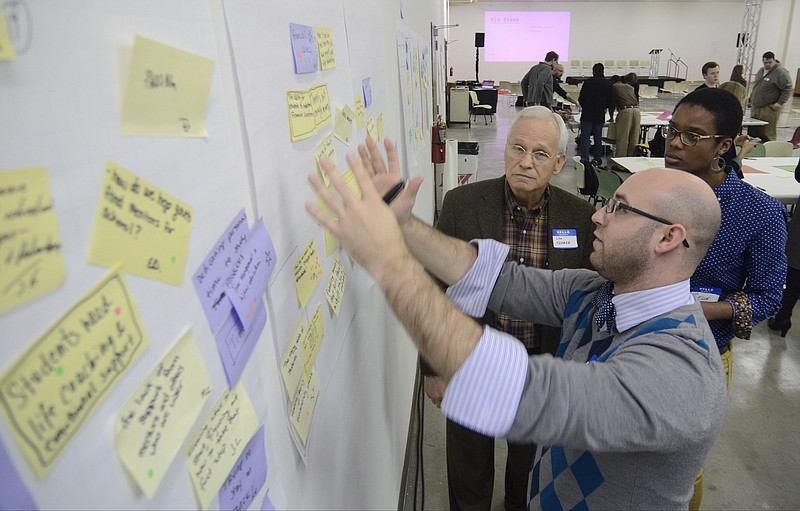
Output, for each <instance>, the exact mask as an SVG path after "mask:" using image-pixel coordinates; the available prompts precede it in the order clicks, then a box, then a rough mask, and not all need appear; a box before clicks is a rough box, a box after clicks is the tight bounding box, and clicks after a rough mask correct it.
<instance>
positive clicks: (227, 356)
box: [215, 301, 267, 389]
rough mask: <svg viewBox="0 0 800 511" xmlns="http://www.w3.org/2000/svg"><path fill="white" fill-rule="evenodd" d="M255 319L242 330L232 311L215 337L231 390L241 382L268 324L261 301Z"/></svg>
mask: <svg viewBox="0 0 800 511" xmlns="http://www.w3.org/2000/svg"><path fill="white" fill-rule="evenodd" d="M253 318H254V319H253V321H252V322H251V323H250V326H249V327H248V328H242V325H241V324H239V321H238V320H237V319H236V315H235V314H234V313H233V311H231V312H230V314H228V319H227V320H225V323H223V324H222V328H220V329H219V332H217V334H216V336H215V338H216V340H217V351H218V352H219V358H220V359H221V360H222V367H224V368H225V376H226V377H227V378H228V385H229V386H230V388H231V389H232V388H234V387H235V386H236V382H238V381H239V377H240V376H241V375H242V371H244V366H245V365H247V361H248V360H249V359H250V354H251V353H253V349H254V348H255V347H256V341H258V338H259V337H260V336H261V332H262V331H263V330H264V325H266V324H267V309H266V308H265V307H264V302H263V301H259V302H258V306H257V307H256V308H255V309H253Z"/></svg>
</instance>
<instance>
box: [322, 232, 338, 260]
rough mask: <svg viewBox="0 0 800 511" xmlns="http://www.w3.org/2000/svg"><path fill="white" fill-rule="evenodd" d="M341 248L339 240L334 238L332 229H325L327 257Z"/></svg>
mask: <svg viewBox="0 0 800 511" xmlns="http://www.w3.org/2000/svg"><path fill="white" fill-rule="evenodd" d="M337 248H339V238H337V237H336V236H334V234H333V233H332V232H331V230H330V229H328V228H327V227H326V228H325V255H326V256H329V255H331V254H332V253H333V251H334V250H336V249H337Z"/></svg>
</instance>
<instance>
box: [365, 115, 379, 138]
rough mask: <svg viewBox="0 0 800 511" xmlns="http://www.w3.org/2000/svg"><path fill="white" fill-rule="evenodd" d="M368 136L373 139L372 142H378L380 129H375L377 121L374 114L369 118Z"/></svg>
mask: <svg viewBox="0 0 800 511" xmlns="http://www.w3.org/2000/svg"><path fill="white" fill-rule="evenodd" d="M367 135H368V136H369V137H370V138H372V140H378V129H377V128H376V127H375V119H374V118H373V117H372V114H369V115H368V116H367Z"/></svg>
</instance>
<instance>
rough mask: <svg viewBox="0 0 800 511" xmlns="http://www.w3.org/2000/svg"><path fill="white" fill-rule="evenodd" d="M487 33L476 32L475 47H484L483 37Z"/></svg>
mask: <svg viewBox="0 0 800 511" xmlns="http://www.w3.org/2000/svg"><path fill="white" fill-rule="evenodd" d="M485 35H486V34H485V33H483V32H475V47H476V48H483V42H484V41H483V39H484V36H485Z"/></svg>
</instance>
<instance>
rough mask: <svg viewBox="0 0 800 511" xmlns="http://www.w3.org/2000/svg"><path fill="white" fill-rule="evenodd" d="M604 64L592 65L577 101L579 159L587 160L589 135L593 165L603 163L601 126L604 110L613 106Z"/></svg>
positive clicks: (604, 119) (603, 119) (604, 116)
mask: <svg viewBox="0 0 800 511" xmlns="http://www.w3.org/2000/svg"><path fill="white" fill-rule="evenodd" d="M604 71H605V66H603V64H602V63H601V62H598V63H596V64H595V65H594V66H592V77H591V78H589V79H588V80H586V81H585V82H583V86H582V87H581V93H580V95H579V96H578V101H579V102H580V104H581V107H582V111H581V138H580V146H581V148H580V149H581V159H582V160H584V161H586V162H588V161H589V148H590V145H589V137H590V136H591V137H592V139H593V140H594V161H593V162H592V163H594V165H595V166H597V167H600V166H602V165H603V126H604V125H605V123H606V110H609V111H610V110H611V109H613V108H614V103H613V101H612V97H611V92H612V90H611V82H609V81H608V80H606V78H605V76H603V73H604Z"/></svg>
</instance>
